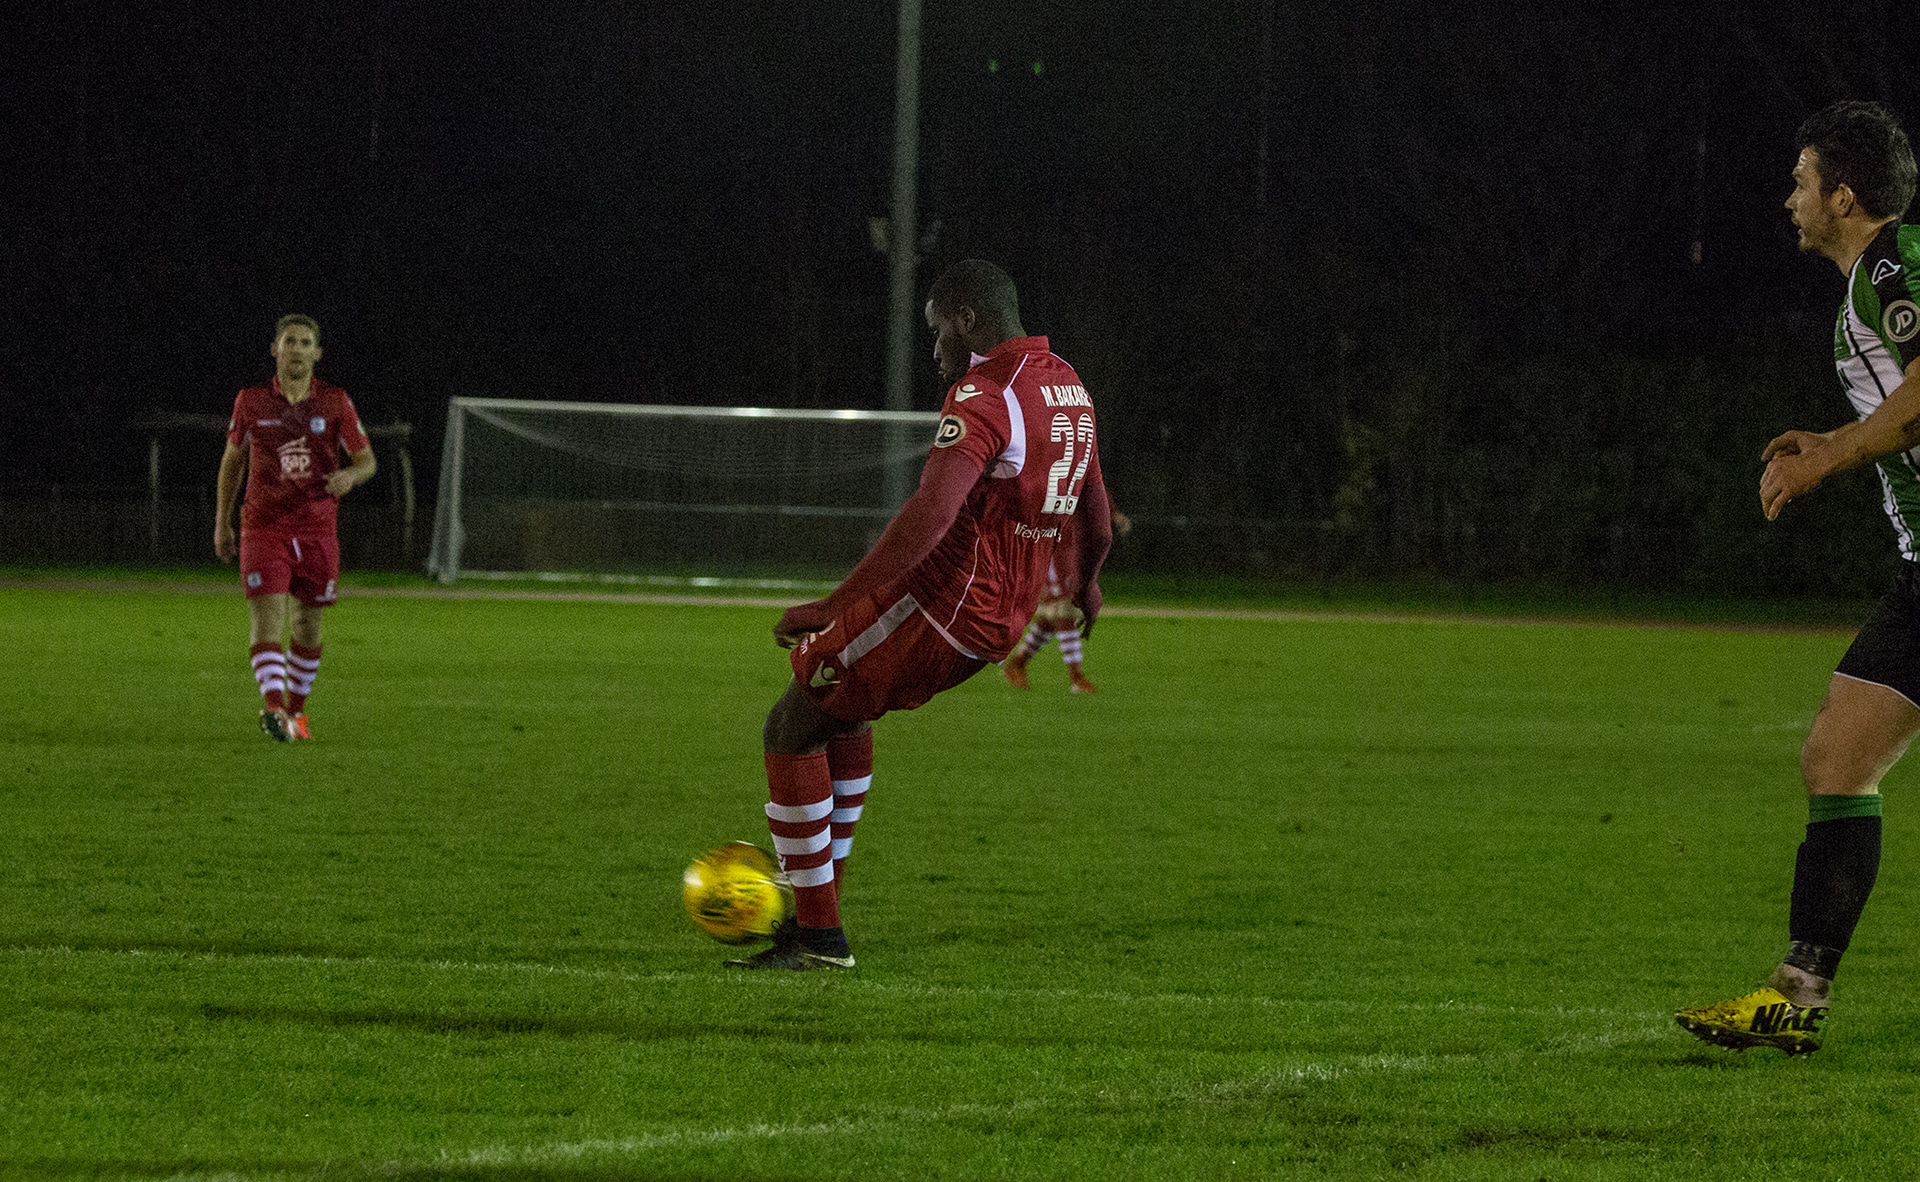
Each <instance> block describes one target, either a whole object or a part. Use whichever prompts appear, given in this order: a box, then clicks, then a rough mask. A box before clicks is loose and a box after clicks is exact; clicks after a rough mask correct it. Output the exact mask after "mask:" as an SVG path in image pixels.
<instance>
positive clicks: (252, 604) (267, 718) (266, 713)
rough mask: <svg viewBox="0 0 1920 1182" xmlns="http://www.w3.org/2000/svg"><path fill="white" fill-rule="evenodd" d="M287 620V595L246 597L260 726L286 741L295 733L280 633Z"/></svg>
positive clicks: (268, 734) (250, 653) (268, 733)
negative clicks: (258, 698)
mask: <svg viewBox="0 0 1920 1182" xmlns="http://www.w3.org/2000/svg"><path fill="white" fill-rule="evenodd" d="M286 624H287V597H286V596H285V595H256V596H254V597H253V598H251V599H249V600H247V641H248V643H247V659H248V661H250V662H251V663H252V665H253V680H254V683H255V684H256V685H258V686H259V687H260V706H261V708H260V729H261V730H263V731H265V732H266V733H267V736H268V737H269V738H272V739H277V740H279V741H280V742H282V743H284V742H286V741H287V740H288V739H291V738H292V737H293V724H292V721H291V719H292V715H291V714H289V713H288V711H287V654H286V651H285V650H284V649H282V648H281V647H280V637H281V634H282V633H283V632H284V631H285V629H286Z"/></svg>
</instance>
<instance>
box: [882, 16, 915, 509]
mask: <svg viewBox="0 0 1920 1182" xmlns="http://www.w3.org/2000/svg"><path fill="white" fill-rule="evenodd" d="M895 56H896V62H895V68H896V71H897V80H896V82H895V84H894V92H893V216H892V217H891V218H890V219H888V222H887V269H888V273H889V278H890V280H891V284H890V289H891V298H890V301H889V309H890V311H889V316H888V321H887V409H888V410H912V409H913V337H914V333H913V321H914V312H915V311H916V309H915V307H914V302H915V299H914V297H915V295H916V294H917V293H916V292H915V290H914V277H913V266H914V248H915V246H916V245H917V244H918V239H919V237H920V235H919V233H918V231H917V230H916V222H915V218H916V217H917V214H916V212H915V210H914V199H915V197H916V196H917V192H918V185H919V171H920V167H919V157H920V0H900V34H899V39H898V42H897V46H896V50H895ZM905 450H906V428H905V426H904V425H902V424H897V423H896V424H889V425H888V427H887V452H888V454H889V455H890V456H898V455H900V454H901V453H903V452H904V451H905ZM886 474H887V475H886V481H887V483H886V498H887V507H888V508H889V509H897V508H899V507H900V506H901V505H903V504H905V503H906V500H907V467H906V464H905V463H904V462H889V463H888V464H887V466H886Z"/></svg>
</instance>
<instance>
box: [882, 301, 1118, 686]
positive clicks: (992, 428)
mask: <svg viewBox="0 0 1920 1182" xmlns="http://www.w3.org/2000/svg"><path fill="white" fill-rule="evenodd" d="M933 446H934V447H935V448H954V449H957V450H958V451H960V452H962V453H964V454H966V455H969V456H972V457H974V458H976V459H978V460H979V461H980V463H981V465H982V471H981V473H980V479H979V481H978V482H977V483H976V484H975V485H974V487H973V490H972V491H971V492H970V493H968V494H967V499H966V503H965V504H964V505H962V506H961V509H960V514H959V516H958V517H956V518H955V519H954V522H953V525H952V527H951V528H949V529H948V530H947V532H946V534H945V535H944V536H943V537H941V539H940V541H939V542H938V543H937V544H936V545H935V546H934V548H933V552H932V553H931V554H929V555H928V556H927V557H926V558H925V559H923V560H922V561H921V562H920V564H919V565H917V566H915V567H914V568H913V569H912V570H911V571H909V572H907V574H906V575H905V576H904V577H903V578H902V580H901V584H902V586H904V588H905V589H906V590H907V591H908V592H910V593H911V594H912V595H913V597H914V599H915V600H916V601H917V602H918V603H919V604H920V608H921V610H922V611H924V612H926V614H927V617H928V618H929V619H931V620H932V621H933V622H934V624H935V625H936V626H938V627H939V628H940V629H941V630H942V631H944V632H945V633H946V634H947V636H948V637H949V638H950V639H951V640H952V641H953V642H954V643H955V644H957V645H959V646H960V647H961V648H964V649H966V650H967V651H969V652H971V653H973V654H974V655H976V656H979V657H983V658H986V659H988V660H994V661H997V660H999V659H1000V658H1002V657H1004V656H1006V655H1007V654H1008V653H1009V652H1011V651H1013V646H1014V645H1015V644H1017V643H1018V642H1019V640H1020V633H1021V631H1022V630H1023V629H1024V628H1025V627H1026V625H1027V620H1028V619H1029V618H1031V617H1032V615H1033V609H1034V608H1035V607H1036V606H1037V605H1038V604H1039V602H1040V597H1041V595H1042V593H1043V592H1044V591H1045V590H1046V587H1047V568H1048V565H1049V563H1050V562H1051V561H1052V559H1053V554H1054V548H1055V546H1056V545H1058V543H1059V541H1060V537H1061V533H1062V531H1063V530H1064V528H1065V527H1066V525H1067V523H1068V522H1069V521H1070V520H1072V518H1073V513H1074V509H1075V507H1076V506H1077V505H1078V503H1079V499H1080V490H1081V488H1082V487H1083V486H1084V485H1085V484H1086V482H1087V479H1088V477H1089V475H1092V476H1095V477H1098V476H1099V473H1100V456H1099V449H1098V448H1097V447H1096V446H1095V441H1094V413H1093V400H1092V399H1091V398H1089V397H1088V395H1087V391H1086V387H1084V386H1083V385H1081V383H1080V375H1079V374H1077V373H1075V372H1074V371H1073V367H1072V366H1070V365H1068V364H1067V363H1066V362H1064V361H1062V360H1060V359H1059V358H1058V357H1055V356H1054V355H1053V354H1052V353H1051V352H1049V351H1048V349H1047V338H1045V337H1014V338H1013V339H1011V340H1007V341H1002V342H1001V343H1000V344H999V345H998V346H996V347H995V348H994V350H993V352H992V353H990V354H988V355H987V356H986V357H984V358H981V359H980V360H978V361H977V362H976V363H975V364H974V366H973V368H972V369H969V370H968V371H967V373H966V376H965V377H962V378H961V379H960V380H959V381H957V382H955V383H954V384H953V386H952V388H951V389H949V390H948V391H947V400H946V403H945V404H944V405H943V406H942V407H941V412H940V428H939V432H938V434H937V435H936V436H935V439H934V444H933Z"/></svg>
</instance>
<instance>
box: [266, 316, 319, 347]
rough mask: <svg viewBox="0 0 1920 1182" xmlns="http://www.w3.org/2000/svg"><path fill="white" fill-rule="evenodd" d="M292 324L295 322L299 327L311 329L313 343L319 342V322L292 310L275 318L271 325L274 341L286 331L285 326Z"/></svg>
mask: <svg viewBox="0 0 1920 1182" xmlns="http://www.w3.org/2000/svg"><path fill="white" fill-rule="evenodd" d="M293 324H297V325H299V326H300V327H301V328H304V329H307V330H309V331H311V332H312V333H313V343H314V344H316V345H317V344H319V343H320V322H319V321H318V320H315V319H314V318H313V317H311V316H308V315H306V314H304V313H301V312H293V313H290V314H288V315H286V316H282V317H281V318H280V319H279V320H276V321H275V322H274V325H273V339H274V340H276V341H277V340H279V339H280V337H281V336H282V335H283V334H284V333H285V332H286V331H287V326H288V325H293Z"/></svg>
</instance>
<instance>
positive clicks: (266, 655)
mask: <svg viewBox="0 0 1920 1182" xmlns="http://www.w3.org/2000/svg"><path fill="white" fill-rule="evenodd" d="M247 654H248V656H249V657H251V658H252V660H253V680H254V682H255V683H256V684H258V685H259V686H260V697H261V699H262V700H263V701H264V702H265V703H266V708H267V709H269V710H285V709H286V708H287V654H286V653H284V652H282V651H281V650H280V646H279V645H277V644H256V645H254V646H253V647H252V648H249V649H248V650H247Z"/></svg>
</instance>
